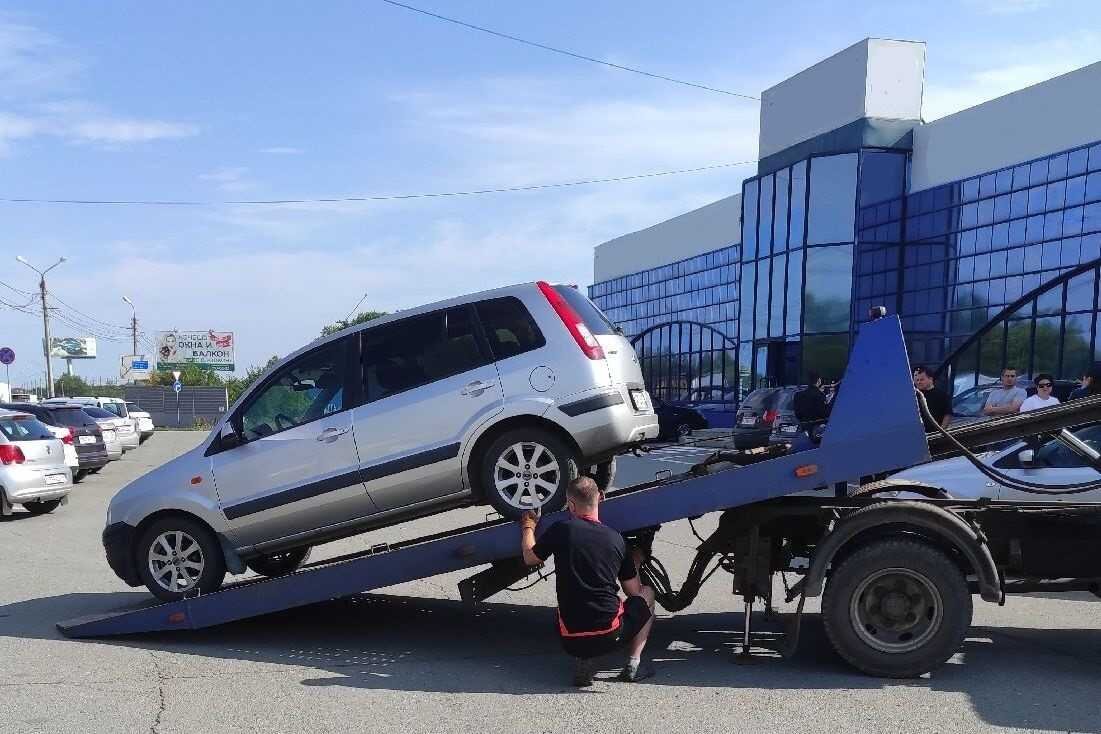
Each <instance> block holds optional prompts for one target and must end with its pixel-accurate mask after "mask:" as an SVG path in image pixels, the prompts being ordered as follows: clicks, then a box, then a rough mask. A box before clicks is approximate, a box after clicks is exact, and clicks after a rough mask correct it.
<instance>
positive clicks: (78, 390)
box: [54, 375, 95, 398]
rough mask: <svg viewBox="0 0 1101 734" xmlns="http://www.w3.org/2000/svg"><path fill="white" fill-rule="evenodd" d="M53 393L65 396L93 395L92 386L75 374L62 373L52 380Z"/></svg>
mask: <svg viewBox="0 0 1101 734" xmlns="http://www.w3.org/2000/svg"><path fill="white" fill-rule="evenodd" d="M54 395H57V396H64V397H67V398H71V397H76V396H81V397H94V396H95V393H94V391H93V390H92V387H91V386H90V385H89V384H88V383H87V382H85V381H84V380H83V379H81V378H80V377H77V376H76V375H62V376H61V377H59V378H57V379H56V380H55V381H54Z"/></svg>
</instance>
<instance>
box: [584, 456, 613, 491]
mask: <svg viewBox="0 0 1101 734" xmlns="http://www.w3.org/2000/svg"><path fill="white" fill-rule="evenodd" d="M615 470H616V462H615V457H614V456H613V457H612V458H611V459H609V460H608V461H605V462H604V463H603V464H594V465H592V466H591V467H589V471H588V472H586V474H587V475H588V476H590V477H592V478H593V481H595V482H596V486H598V487H600V491H601V492H607V491H608V489H609V488H610V487H611V486H612V482H614V481H615Z"/></svg>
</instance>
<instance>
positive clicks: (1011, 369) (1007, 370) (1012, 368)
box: [1002, 365, 1017, 375]
mask: <svg viewBox="0 0 1101 734" xmlns="http://www.w3.org/2000/svg"><path fill="white" fill-rule="evenodd" d="M1006 372H1012V373H1014V374H1016V373H1017V368H1016V367H1010V366H1008V365H1006V366H1005V367H1002V374H1003V375H1004V374H1005V373H1006Z"/></svg>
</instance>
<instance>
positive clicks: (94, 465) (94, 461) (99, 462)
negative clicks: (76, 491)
mask: <svg viewBox="0 0 1101 734" xmlns="http://www.w3.org/2000/svg"><path fill="white" fill-rule="evenodd" d="M76 458H77V462H78V464H79V467H80V468H81V469H98V468H99V467H101V466H106V465H107V462H109V461H110V460H111V457H110V456H108V454H107V447H106V446H104V447H103V448H102V449H99V450H98V451H79V450H78V451H77V454H76Z"/></svg>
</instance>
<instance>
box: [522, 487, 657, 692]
mask: <svg viewBox="0 0 1101 734" xmlns="http://www.w3.org/2000/svg"><path fill="white" fill-rule="evenodd" d="M601 499H603V493H602V492H601V491H600V488H599V487H597V485H596V482H594V481H593V480H592V479H590V478H589V477H578V478H577V479H575V480H573V481H572V482H570V483H569V485H568V486H567V487H566V506H567V508H568V509H569V517H567V518H566V519H565V520H559V521H558V522H556V523H554V524H553V525H551V526H550V527H549V528H546V529H545V530H544V531H543V533H542V534H541V535H540V536H539V542H536V541H535V526H536V524H537V523H538V521H539V518H538V516H537V515H536V514H535V513H534V512H526V513H524V516H523V517H522V518H521V520H520V527H521V531H520V549H521V551H522V552H523V555H524V562H525V563H526V564H528V565H529V566H538V565H539V564H541V563H543V562H544V561H546V560H547V559H548V558H550V557H551V556H552V555H553V556H554V573H555V576H556V578H555V590H556V591H557V593H558V634H559V636H560V637H561V639H562V648H563V649H564V650H565V651H566V654H567V655H569V656H571V657H572V658H574V678H573V684H574V685H575V686H578V687H585V686H589V685H592V682H593V675H594V673H595V672H596V665H595V659H596V658H598V657H600V656H603V655H606V654H608V653H611V652H613V651H615V650H620V649H622V648H627V664H626V666H624V668H623V670H622V672H621V673H620V674H619V680H622V681H628V682H634V681H640V680H643V679H644V678H648V677H649V676H651V675H653V668H652V667H651V666H650V665H649V664H644V663H643V662H642V650H643V648H644V647H646V640H647V638H648V637H649V636H650V628H651V627H652V626H653V619H654V590H653V589H651V588H650V587H649V586H643V585H642V583H641V582H640V581H639V575H638V567H637V565H636V564H637V563H638V561H639V559H638V558H636V557H635V554H633V553H629V552H628V548H627V544H626V542H625V541H624V540H623V536H622V535H620V534H619V533H617V532H616V531H615V530H612V529H611V528H610V527H608V526H607V525H603V524H602V523H601V522H600V509H599V505H600V501H601ZM620 586H622V587H623V591H624V592H625V593H626V595H627V598H626V599H625V600H623V599H620V597H619V588H620Z"/></svg>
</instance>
